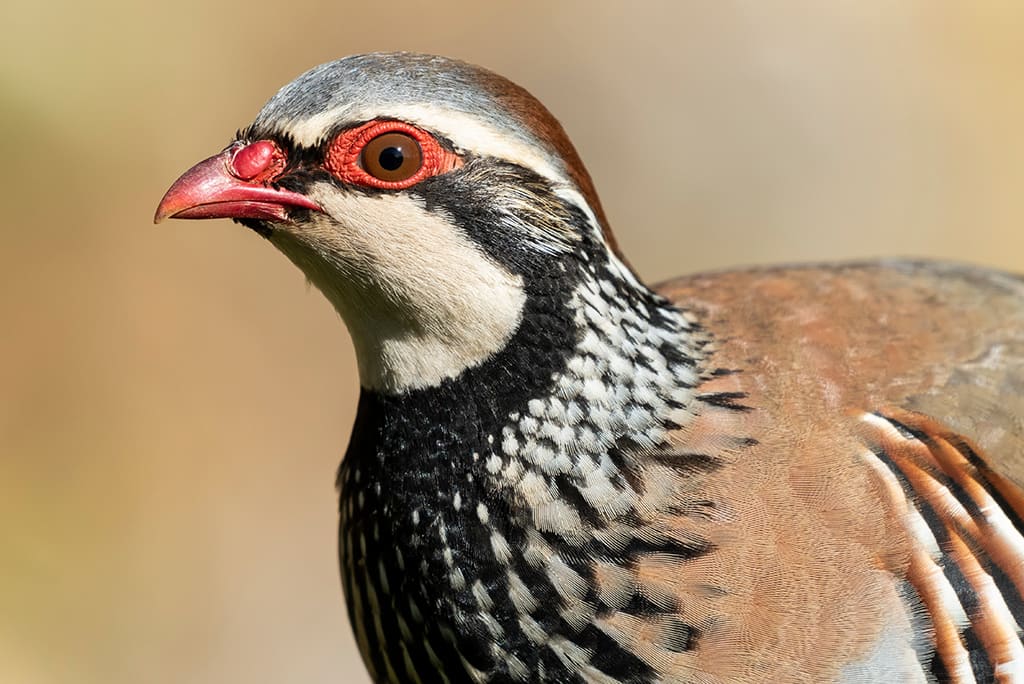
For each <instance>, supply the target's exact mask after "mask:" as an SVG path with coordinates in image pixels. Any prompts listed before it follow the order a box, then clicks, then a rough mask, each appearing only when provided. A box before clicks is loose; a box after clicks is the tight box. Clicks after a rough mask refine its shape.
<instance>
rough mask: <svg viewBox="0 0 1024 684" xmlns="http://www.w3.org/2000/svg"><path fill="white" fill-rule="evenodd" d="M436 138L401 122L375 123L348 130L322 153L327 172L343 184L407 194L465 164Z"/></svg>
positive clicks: (378, 121) (339, 135) (371, 122)
mask: <svg viewBox="0 0 1024 684" xmlns="http://www.w3.org/2000/svg"><path fill="white" fill-rule="evenodd" d="M462 164H463V161H462V158H461V157H460V156H459V155H458V154H456V153H455V152H454V151H453V150H451V149H450V148H449V147H447V146H445V145H442V144H441V142H440V140H438V139H437V138H436V137H435V136H434V135H433V134H431V133H428V132H427V131H425V130H423V129H422V128H419V127H417V126H413V125H412V124H409V123H405V122H403V121H394V120H388V119H384V120H376V121H370V122H368V123H365V124H363V125H361V126H356V127H355V128H348V129H345V130H343V131H341V132H340V133H338V134H337V135H336V136H334V140H332V141H331V142H330V143H329V144H328V145H327V149H326V150H325V151H324V169H325V170H327V171H328V172H330V174H331V175H332V176H334V177H335V178H337V179H338V180H340V181H341V182H343V183H351V184H353V185H360V186H362V187H365V188H376V189H378V190H404V189H406V188H411V187H412V186H414V185H416V184H417V183H419V182H420V181H422V180H423V179H424V178H429V177H431V176H437V175H439V174H442V173H448V172H449V171H452V170H454V169H457V168H459V167H460V166H462Z"/></svg>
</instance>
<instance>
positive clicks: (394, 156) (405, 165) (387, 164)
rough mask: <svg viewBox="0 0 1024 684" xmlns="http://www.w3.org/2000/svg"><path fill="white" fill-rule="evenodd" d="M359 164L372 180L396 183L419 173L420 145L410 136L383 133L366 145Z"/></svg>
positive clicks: (421, 160)
mask: <svg viewBox="0 0 1024 684" xmlns="http://www.w3.org/2000/svg"><path fill="white" fill-rule="evenodd" d="M360 163H361V164H362V166H363V168H364V169H366V172H367V173H369V174H370V175H371V176H373V177H374V178H376V179H378V180H382V181H386V182H388V183H397V182H401V181H404V180H406V179H409V178H412V177H413V176H414V175H416V174H417V173H418V172H419V170H420V167H422V166H423V152H422V150H421V149H420V144H419V143H418V142H417V141H416V139H415V138H413V137H412V136H410V135H406V134H405V133H398V132H391V133H384V134H383V135H378V136H377V137H376V138H374V139H373V140H371V141H370V142H368V143H367V144H366V147H364V148H363V153H362V155H361V156H360Z"/></svg>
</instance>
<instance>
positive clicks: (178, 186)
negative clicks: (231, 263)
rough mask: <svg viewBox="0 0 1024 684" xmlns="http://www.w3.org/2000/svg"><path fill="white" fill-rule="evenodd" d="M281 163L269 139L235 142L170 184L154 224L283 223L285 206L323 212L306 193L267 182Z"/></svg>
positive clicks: (274, 146)
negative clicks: (215, 220)
mask: <svg viewBox="0 0 1024 684" xmlns="http://www.w3.org/2000/svg"><path fill="white" fill-rule="evenodd" d="M284 165H285V164H284V154H283V153H282V152H281V151H280V149H279V148H278V147H277V145H275V144H274V143H272V142H270V141H269V140H258V141H256V142H254V143H250V144H247V145H242V144H238V143H236V144H234V145H232V146H230V147H228V148H227V149H226V150H224V151H223V152H221V153H220V154H217V155H214V156H212V157H210V158H209V159H206V160H204V161H201V162H199V163H198V164H196V165H195V166H193V167H192V168H191V169H189V170H188V171H186V172H185V173H184V174H182V176H181V178H179V179H178V180H176V181H174V185H172V186H171V188H170V190H168V191H167V194H165V195H164V198H163V199H162V200H160V206H158V207H157V208H156V215H155V216H154V217H153V222H154V223H160V222H161V221H163V220H164V219H165V218H179V219H206V218H251V219H264V220H267V221H278V222H287V221H288V209H289V208H303V209H313V210H316V211H321V208H320V205H319V204H317V203H316V202H314V201H313V200H311V199H309V198H308V197H306V196H305V195H302V194H299V193H297V192H291V191H289V190H282V189H278V188H274V187H271V186H270V185H269V184H268V180H270V179H272V178H274V177H275V175H276V174H277V173H279V172H280V171H281V170H283V168H284Z"/></svg>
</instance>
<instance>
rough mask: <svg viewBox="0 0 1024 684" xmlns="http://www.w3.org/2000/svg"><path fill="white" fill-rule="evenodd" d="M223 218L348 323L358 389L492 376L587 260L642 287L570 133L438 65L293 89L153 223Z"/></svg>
mask: <svg viewBox="0 0 1024 684" xmlns="http://www.w3.org/2000/svg"><path fill="white" fill-rule="evenodd" d="M218 217H220V218H225V217H226V218H232V219H235V220H237V221H239V222H241V223H242V224H244V225H246V226H248V227H250V228H252V229H253V230H254V231H256V232H257V233H259V234H260V235H262V236H264V237H266V238H267V239H268V240H269V241H270V242H271V243H272V244H273V245H274V246H275V247H277V248H278V249H279V250H280V251H281V252H282V253H284V254H285V255H286V256H287V257H288V258H289V259H290V260H291V261H293V262H294V263H295V264H296V265H297V266H298V267H299V268H300V269H301V270H302V271H303V272H304V273H305V274H306V276H307V278H308V279H309V280H310V281H311V282H312V283H313V284H314V285H315V286H316V287H317V288H319V289H320V290H321V291H322V292H323V293H324V295H325V296H326V297H327V298H328V299H329V300H330V301H331V302H332V304H333V305H334V306H335V308H336V309H337V310H338V312H339V313H340V314H341V316H342V317H343V318H344V320H345V322H346V325H347V326H348V328H349V331H350V333H351V334H352V338H353V341H354V344H355V348H356V353H357V356H358V363H359V369H360V379H361V382H362V384H363V385H364V386H365V387H367V388H370V389H374V390H379V391H384V392H402V391H405V390H409V389H416V388H423V387H430V386H433V385H436V384H438V383H440V382H443V381H444V380H445V379H446V378H451V377H454V376H456V375H458V374H459V373H460V372H462V371H463V370H465V369H466V368H469V367H472V366H475V365H478V364H480V363H482V362H483V361H485V360H486V359H488V358H489V357H491V356H492V355H494V354H495V353H496V352H497V351H498V350H499V349H501V348H502V347H503V345H505V344H506V343H507V342H508V340H509V339H510V338H511V336H512V335H513V334H514V332H515V330H516V329H517V327H518V326H519V325H520V323H521V320H522V317H523V315H524V311H525V310H526V309H527V304H528V302H529V299H530V298H531V297H541V296H550V294H551V293H552V292H554V291H558V290H561V291H563V292H564V291H568V290H571V288H572V285H573V283H572V282H570V281H573V280H574V279H578V277H579V274H580V273H581V272H582V270H583V269H586V268H587V262H593V261H594V260H606V259H608V258H610V259H612V260H615V262H616V264H618V266H619V268H617V269H616V270H617V271H621V272H624V273H628V268H626V267H624V266H622V264H621V262H620V261H618V258H617V257H616V256H615V246H614V243H613V242H612V238H611V235H610V233H609V232H608V230H607V227H606V222H605V219H604V216H603V214H602V210H601V207H600V204H599V201H598V198H597V195H596V193H595V192H594V188H593V185H592V183H591V180H590V177H589V176H588V174H587V172H586V170H585V169H584V167H583V164H582V163H581V162H580V159H579V157H578V155H577V153H576V151H575V150H574V149H573V146H572V144H571V143H570V142H569V139H568V137H567V136H566V134H565V132H564V131H563V129H562V127H561V126H560V125H559V123H558V121H557V120H556V119H555V118H554V117H553V116H552V115H551V114H550V113H549V112H548V111H547V110H546V109H545V108H544V106H543V105H541V104H540V102H538V101H537V100H536V99H534V98H533V97H532V96H531V95H530V94H529V93H527V92H526V91H525V90H523V89H522V88H520V87H519V86H517V85H515V84H513V83H511V82H509V81H508V80H506V79H504V78H502V77H500V76H498V75H496V74H494V73H491V72H489V71H487V70H485V69H482V68H479V67H476V66H472V65H469V64H466V63H463V62H459V61H456V60H452V59H447V58H442V57H433V56H426V55H417V54H408V53H386V54H384V53H381V54H369V55H359V56H354V57H347V58H345V59H340V60H337V61H334V62H329V63H326V64H322V65H320V66H318V67H315V68H313V69H311V70H310V71H307V72H306V73H304V74H302V75H301V76H299V77H298V78H297V79H295V80H294V81H292V82H291V83H290V84H288V85H286V86H285V87H284V88H282V89H281V90H280V91H279V92H278V93H277V94H276V95H275V96H274V97H273V98H272V99H271V100H270V101H269V102H268V103H267V104H266V105H265V106H264V107H263V109H262V110H261V111H260V112H259V114H258V115H257V117H256V119H255V121H253V122H252V124H250V125H249V126H248V127H246V128H244V129H243V130H241V131H240V132H239V133H238V134H237V136H236V139H235V140H234V141H233V142H232V143H231V144H230V145H228V147H227V148H226V149H224V150H223V151H222V152H220V153H219V154H217V155H214V156H213V157H210V158H209V159H206V160H205V161H202V162H200V163H199V164H197V165H196V166H194V167H193V168H192V169H190V170H189V171H187V172H186V173H185V174H184V175H182V176H181V178H179V179H178V180H177V181H176V182H175V183H174V184H173V185H172V187H171V188H170V190H168V192H167V194H166V195H165V196H164V198H163V200H162V201H161V203H160V206H159V208H158V209H157V212H156V221H158V222H159V221H160V220H162V219H164V218H183V219H200V218H218ZM591 268H593V266H592V265H591ZM545 293H547V295H545Z"/></svg>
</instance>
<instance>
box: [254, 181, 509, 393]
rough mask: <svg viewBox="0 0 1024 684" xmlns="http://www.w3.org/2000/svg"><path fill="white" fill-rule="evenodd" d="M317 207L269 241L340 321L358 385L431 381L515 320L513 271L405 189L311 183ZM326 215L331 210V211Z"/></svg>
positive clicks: (462, 365) (471, 357) (498, 342)
mask: <svg viewBox="0 0 1024 684" xmlns="http://www.w3.org/2000/svg"><path fill="white" fill-rule="evenodd" d="M309 196H310V197H311V198H312V199H314V200H315V201H317V202H319V203H320V205H321V206H322V207H323V208H324V210H325V213H326V215H318V214H315V215H314V217H313V219H312V221H311V222H310V223H306V224H303V225H301V226H298V227H290V226H280V227H278V229H277V230H276V231H275V233H274V235H273V237H272V238H271V242H273V243H274V245H275V246H276V247H277V248H278V249H280V250H281V251H282V252H283V253H284V254H285V255H286V256H287V257H288V258H289V259H291V261H292V262H294V263H295V264H296V265H297V266H298V267H299V268H300V269H302V271H303V272H304V273H305V274H306V276H307V277H308V278H309V280H310V281H311V282H312V283H313V284H314V285H316V287H317V288H318V289H319V290H320V291H321V292H323V293H324V295H325V296H326V297H327V299H328V300H330V302H331V303H332V304H333V305H334V307H335V309H337V311H338V313H339V314H341V317H342V318H343V319H344V320H345V323H346V325H347V327H348V329H349V333H350V334H351V335H352V340H353V343H354V345H355V349H356V355H357V358H358V364H359V376H360V382H361V383H362V385H363V386H364V387H366V388H369V389H374V390H379V391H384V392H389V393H394V392H401V391H405V390H411V389H418V388H423V387H429V386H432V385H437V384H439V383H440V382H442V381H443V380H445V379H446V378H451V377H455V376H456V375H458V374H459V373H461V372H462V371H463V370H465V369H467V368H470V367H473V366H476V365H478V364H480V363H482V362H483V361H485V360H486V359H488V358H489V357H490V356H492V355H493V354H495V353H496V352H498V351H499V350H500V349H501V348H502V347H504V345H505V344H506V343H507V342H508V340H509V339H510V338H511V337H512V335H513V333H514V332H515V330H516V329H517V327H518V326H519V322H520V318H521V316H522V310H523V305H524V303H525V301H526V294H525V292H524V290H523V283H522V278H521V277H519V276H517V275H513V274H511V273H509V272H508V271H507V270H505V269H504V268H502V267H501V266H500V265H499V264H497V263H496V262H494V260H492V259H491V258H489V257H488V256H487V255H486V254H485V253H483V252H482V251H481V250H480V249H479V248H477V247H476V246H475V245H474V244H473V243H472V242H471V241H470V240H469V238H467V237H466V236H464V235H462V234H461V233H460V232H459V230H458V229H457V228H455V226H454V225H453V224H452V223H451V222H449V221H446V220H445V219H444V217H443V216H442V215H439V214H437V213H434V212H429V211H427V210H426V209H425V207H424V206H423V203H422V202H420V201H418V200H416V199H414V198H412V197H409V196H408V195H401V194H395V195H376V196H368V195H360V194H348V193H339V192H337V191H336V190H333V189H332V188H330V187H329V186H326V185H323V186H313V188H312V189H311V190H310V192H309ZM331 217H334V218H333V219H332V218H331Z"/></svg>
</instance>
